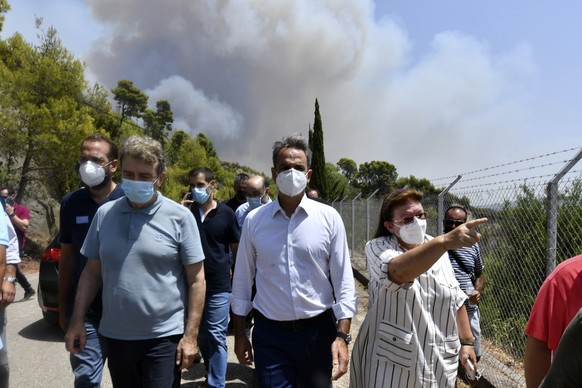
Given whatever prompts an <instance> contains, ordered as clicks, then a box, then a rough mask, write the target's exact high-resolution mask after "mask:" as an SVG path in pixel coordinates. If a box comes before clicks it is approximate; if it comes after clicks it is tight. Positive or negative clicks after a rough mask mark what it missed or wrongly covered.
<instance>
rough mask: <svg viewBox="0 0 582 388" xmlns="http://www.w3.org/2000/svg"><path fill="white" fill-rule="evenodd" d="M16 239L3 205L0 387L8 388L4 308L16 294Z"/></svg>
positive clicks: (0, 222) (0, 229)
mask: <svg viewBox="0 0 582 388" xmlns="http://www.w3.org/2000/svg"><path fill="white" fill-rule="evenodd" d="M18 252H19V249H18V238H17V236H16V231H15V230H14V227H13V225H12V223H11V222H10V220H9V219H8V215H7V214H6V212H5V211H4V204H2V209H0V276H1V277H2V279H3V280H2V289H1V293H0V387H8V382H9V377H10V367H9V365H8V351H7V349H6V330H5V328H6V307H7V306H8V305H9V304H10V303H12V302H13V301H14V294H15V293H16V287H15V284H16V266H17V265H18V263H20V255H19V253H18Z"/></svg>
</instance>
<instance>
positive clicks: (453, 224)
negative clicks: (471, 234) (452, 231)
mask: <svg viewBox="0 0 582 388" xmlns="http://www.w3.org/2000/svg"><path fill="white" fill-rule="evenodd" d="M464 223H465V221H461V220H451V219H446V220H445V226H449V227H451V228H453V227H454V228H456V227H457V226H460V225H463V224H464Z"/></svg>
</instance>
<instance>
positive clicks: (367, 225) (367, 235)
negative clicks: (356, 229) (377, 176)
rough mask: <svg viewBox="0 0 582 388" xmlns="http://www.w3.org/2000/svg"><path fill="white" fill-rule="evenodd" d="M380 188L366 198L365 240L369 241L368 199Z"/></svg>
mask: <svg viewBox="0 0 582 388" xmlns="http://www.w3.org/2000/svg"><path fill="white" fill-rule="evenodd" d="M379 190H380V189H376V190H375V191H374V192H373V193H372V194H371V195H370V196H369V197H368V198H366V241H370V199H372V197H373V196H375V195H376V193H377V192H378V191H379Z"/></svg>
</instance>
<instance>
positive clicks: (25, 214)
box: [12, 202, 30, 253]
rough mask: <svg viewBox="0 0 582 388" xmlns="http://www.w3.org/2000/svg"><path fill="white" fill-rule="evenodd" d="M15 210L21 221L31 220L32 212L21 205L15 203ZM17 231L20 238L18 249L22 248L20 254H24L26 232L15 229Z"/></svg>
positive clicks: (13, 207)
mask: <svg viewBox="0 0 582 388" xmlns="http://www.w3.org/2000/svg"><path fill="white" fill-rule="evenodd" d="M12 209H14V214H15V215H16V216H17V217H18V218H20V219H21V220H30V210H28V208H27V207H26V206H24V205H21V204H19V203H16V202H15V203H14V205H13V206H12ZM14 229H15V230H16V236H17V237H18V247H19V248H20V252H21V253H22V252H24V247H25V246H26V237H25V236H24V232H23V231H22V230H20V229H18V228H14Z"/></svg>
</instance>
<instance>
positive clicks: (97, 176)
mask: <svg viewBox="0 0 582 388" xmlns="http://www.w3.org/2000/svg"><path fill="white" fill-rule="evenodd" d="M79 175H81V180H82V181H83V183H84V184H86V185H87V186H89V187H95V186H98V185H100V184H101V183H103V181H104V180H105V169H104V168H103V167H102V166H100V165H99V164H97V163H95V162H92V161H90V160H88V161H86V162H85V163H83V164H81V165H80V166H79Z"/></svg>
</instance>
